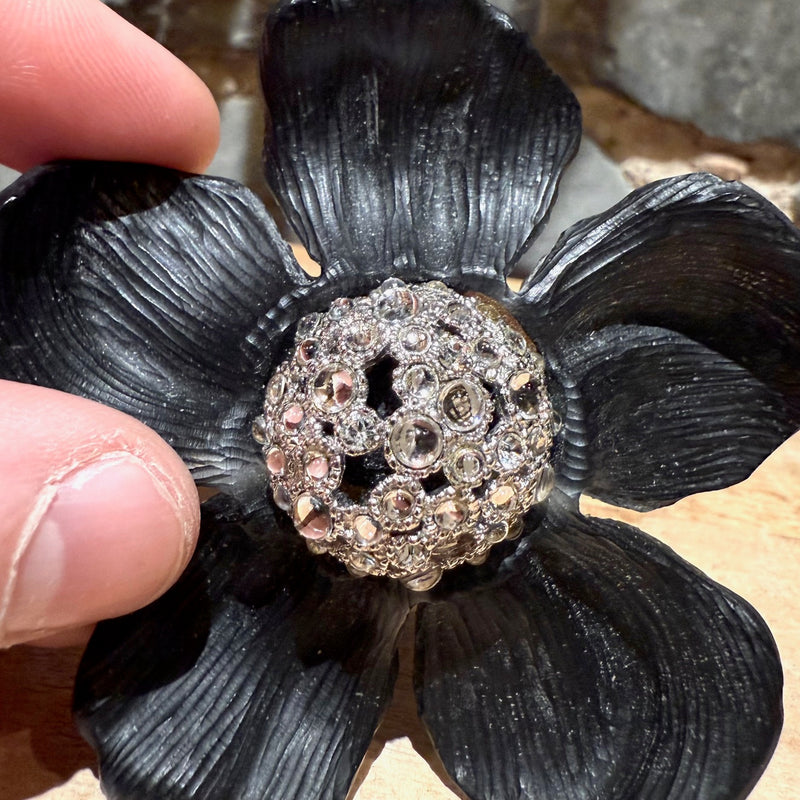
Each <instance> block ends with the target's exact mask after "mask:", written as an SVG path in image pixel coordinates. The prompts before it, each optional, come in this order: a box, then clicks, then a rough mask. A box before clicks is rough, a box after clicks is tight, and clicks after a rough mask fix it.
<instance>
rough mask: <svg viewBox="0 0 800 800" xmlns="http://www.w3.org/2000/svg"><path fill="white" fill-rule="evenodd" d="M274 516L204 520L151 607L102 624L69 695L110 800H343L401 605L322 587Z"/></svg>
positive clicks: (343, 587)
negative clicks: (243, 523) (193, 550)
mask: <svg viewBox="0 0 800 800" xmlns="http://www.w3.org/2000/svg"><path fill="white" fill-rule="evenodd" d="M317 566H318V565H317V564H316V563H315V561H314V557H313V556H311V555H310V554H309V553H308V552H307V551H306V548H305V546H304V545H303V543H302V540H300V539H299V537H298V536H297V535H296V534H295V533H290V532H288V531H287V532H284V531H279V530H278V528H277V523H276V522H275V521H274V520H272V519H268V518H265V519H262V521H261V523H260V525H259V528H258V530H255V531H254V530H252V529H251V530H250V531H249V532H246V531H245V530H244V529H243V528H241V527H240V526H238V525H231V524H227V525H226V524H224V523H221V522H220V521H218V520H215V519H213V518H210V515H209V514H208V513H206V518H205V526H204V529H203V533H202V537H201V543H200V545H199V548H198V552H197V554H196V555H195V557H194V559H193V561H192V563H191V565H190V566H189V568H188V570H187V572H186V573H185V574H184V576H183V577H182V578H181V579H180V581H179V582H178V584H177V585H176V586H175V587H174V588H173V589H172V590H171V591H170V592H169V593H168V594H166V595H165V596H164V597H163V598H161V599H160V600H158V601H157V602H156V603H154V604H152V605H151V606H148V607H147V608H145V609H143V610H142V611H139V612H137V613H135V614H132V615H130V616H128V617H123V618H121V619H118V620H113V621H110V622H106V623H102V624H101V625H100V626H99V628H98V630H97V632H96V634H95V636H94V638H93V639H92V641H91V642H90V644H89V648H88V650H87V652H86V655H85V656H84V660H83V662H82V664H81V668H80V671H79V675H78V682H77V688H76V710H77V715H78V722H79V726H80V728H81V731H82V733H83V734H84V735H85V736H86V737H87V738H88V739H89V741H90V743H91V744H92V745H93V746H94V747H95V749H96V750H97V751H98V753H99V756H100V772H101V780H102V783H103V788H104V790H105V791H106V793H107V795H108V797H109V798H111V800H121V799H122V798H125V799H126V800H127V799H128V798H133V797H136V798H155V797H157V798H159V799H160V800H179V799H180V800H184V799H185V800H188V798H192V800H200V799H201V798H202V800H217V799H218V800H230V798H234V797H235V798H263V797H269V798H275V800H290V799H291V800H300V799H301V798H302V799H303V800H305V798H328V799H330V800H333V799H334V798H339V799H340V800H343V799H344V797H345V796H346V794H347V791H348V788H349V786H350V783H351V781H352V779H353V776H354V774H355V771H356V769H357V768H358V765H359V764H360V762H361V760H362V758H363V756H364V753H365V752H366V750H367V746H368V745H369V742H370V740H371V738H372V736H373V734H374V732H375V728H376V727H377V724H378V721H379V719H380V716H381V714H382V713H383V711H384V709H385V707H386V705H387V704H388V701H389V699H390V697H391V691H392V686H393V684H394V679H395V675H396V666H397V664H396V660H397V659H396V653H395V640H396V636H397V633H398V630H399V628H400V626H401V625H402V622H403V620H404V618H405V615H406V611H407V605H406V602H405V599H404V596H403V595H402V594H401V592H400V590H399V589H398V588H397V586H396V585H391V584H388V583H385V582H379V581H373V580H357V579H351V578H349V577H345V578H342V577H336V576H333V577H328V576H325V575H323V574H322V572H321V571H320V570H319V569H318V568H317Z"/></svg>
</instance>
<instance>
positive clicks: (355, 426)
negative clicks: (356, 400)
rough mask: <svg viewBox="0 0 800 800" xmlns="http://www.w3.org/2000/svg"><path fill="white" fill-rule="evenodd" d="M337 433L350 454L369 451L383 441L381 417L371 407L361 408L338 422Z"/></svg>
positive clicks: (361, 453)
mask: <svg viewBox="0 0 800 800" xmlns="http://www.w3.org/2000/svg"><path fill="white" fill-rule="evenodd" d="M336 434H337V436H338V437H339V438H340V439H341V441H342V444H343V445H344V447H345V452H346V453H348V455H352V456H358V455H364V454H365V453H369V452H370V451H371V450H374V449H375V448H376V447H379V446H380V445H381V444H382V443H383V431H382V426H381V420H380V417H379V416H378V415H377V414H376V413H375V412H374V411H373V410H372V409H371V408H366V407H364V408H360V409H358V411H357V412H356V413H355V414H351V415H349V416H348V417H346V418H344V419H340V420H338V422H337V426H336Z"/></svg>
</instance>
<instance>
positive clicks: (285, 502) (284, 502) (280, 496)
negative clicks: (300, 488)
mask: <svg viewBox="0 0 800 800" xmlns="http://www.w3.org/2000/svg"><path fill="white" fill-rule="evenodd" d="M272 498H273V500H274V501H275V505H276V506H278V508H279V509H281V511H288V510H289V509H290V508H291V507H292V496H291V495H290V494H289V490H288V489H287V488H286V487H285V486H284V485H283V484H282V483H276V484H275V485H274V486H273V487H272Z"/></svg>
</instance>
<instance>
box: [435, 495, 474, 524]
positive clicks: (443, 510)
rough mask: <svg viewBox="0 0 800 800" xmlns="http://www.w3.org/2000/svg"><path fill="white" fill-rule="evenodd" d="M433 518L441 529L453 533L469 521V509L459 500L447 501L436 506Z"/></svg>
mask: <svg viewBox="0 0 800 800" xmlns="http://www.w3.org/2000/svg"><path fill="white" fill-rule="evenodd" d="M433 518H434V520H435V522H436V524H437V525H438V526H439V527H440V528H442V529H443V530H446V531H452V530H455V529H456V528H457V527H458V526H459V525H460V524H461V523H462V522H464V520H465V519H467V507H466V506H465V505H464V504H463V503H462V502H460V501H459V500H452V499H451V500H445V501H444V502H442V503H439V505H438V506H436V509H435V510H434V512H433Z"/></svg>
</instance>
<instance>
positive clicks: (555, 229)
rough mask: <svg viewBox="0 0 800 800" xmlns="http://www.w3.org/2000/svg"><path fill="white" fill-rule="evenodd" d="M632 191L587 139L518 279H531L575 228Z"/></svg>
mask: <svg viewBox="0 0 800 800" xmlns="http://www.w3.org/2000/svg"><path fill="white" fill-rule="evenodd" d="M630 190H631V185H630V184H629V183H628V182H627V181H626V180H625V176H624V175H623V174H622V171H621V170H620V168H619V167H618V166H617V164H615V163H614V162H613V161H612V160H611V159H610V158H608V156H606V155H605V154H604V153H603V151H602V150H600V148H599V147H598V146H597V145H596V144H595V143H594V142H592V141H591V140H590V139H587V138H586V137H585V136H584V138H583V141H582V142H581V146H580V149H579V150H578V154H577V155H576V156H575V158H574V159H573V160H572V162H571V163H570V165H569V166H568V167H567V169H566V170H565V172H564V177H563V178H562V180H561V183H560V184H559V187H558V196H557V198H556V202H555V204H554V205H553V209H552V210H551V212H550V217H549V218H548V220H547V223H546V225H545V226H544V228H543V229H542V231H541V232H540V234H539V236H538V237H537V238H536V240H535V241H534V243H533V245H532V246H531V248H530V249H529V250H528V252H527V253H525V255H524V256H523V257H522V259H521V260H520V262H519V264H518V265H517V267H516V269H515V270H514V276H515V277H524V276H525V275H527V274H528V273H529V272H530V271H531V270H532V269H533V267H534V266H535V265H536V264H537V263H538V262H539V261H540V260H541V258H543V257H544V256H546V255H547V254H548V253H549V252H550V250H551V249H552V248H553V245H555V243H556V241H557V240H558V237H559V236H560V235H561V233H562V232H563V231H565V230H566V229H567V228H569V227H570V226H571V225H574V224H575V223H576V222H578V221H579V220H581V219H584V218H586V217H591V216H593V215H594V214H599V213H600V212H601V211H605V210H606V209H607V208H609V207H610V206H613V205H614V204H615V203H617V202H619V201H620V200H621V199H622V198H623V197H625V195H626V194H628V192H630Z"/></svg>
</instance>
